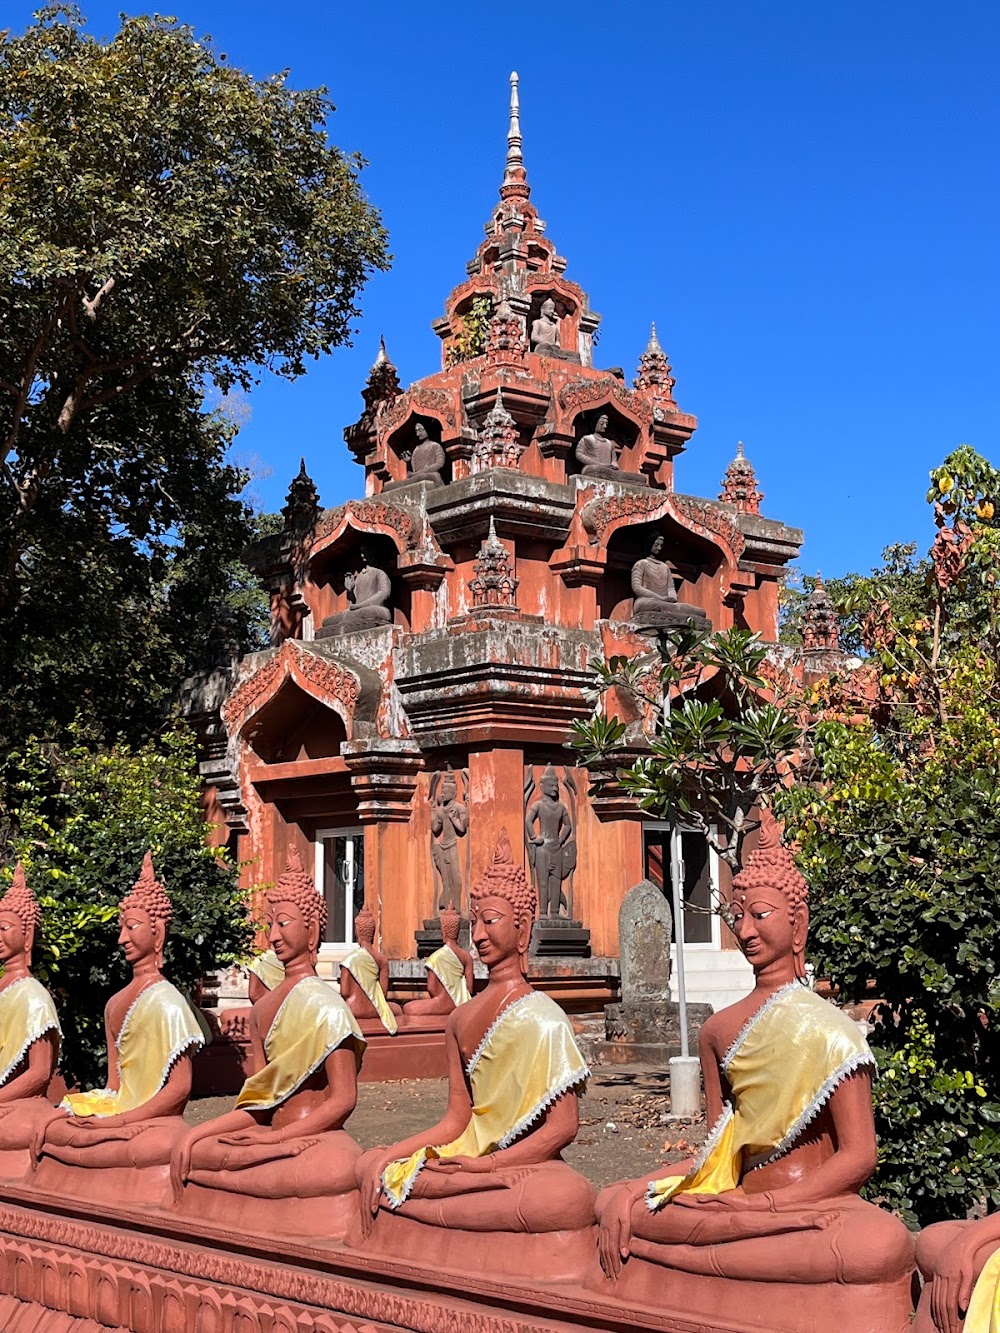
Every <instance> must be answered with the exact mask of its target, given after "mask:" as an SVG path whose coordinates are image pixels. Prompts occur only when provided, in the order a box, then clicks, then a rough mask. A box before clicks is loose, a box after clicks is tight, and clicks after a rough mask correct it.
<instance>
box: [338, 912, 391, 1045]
mask: <svg viewBox="0 0 1000 1333" xmlns="http://www.w3.org/2000/svg"><path fill="white" fill-rule="evenodd" d="M354 936H355V939H356V940H357V942H358V943H357V946H356V947H355V948H353V949H352V950H351V951H350V953H349V954H348V955H347V956H346V958H343V959H342V960H341V963H340V993H341V995H342V996H343V997H344V1002H345V1004H346V1005H347V1007H348V1009H350V1011H351V1013H352V1014H353V1015H354V1017H355V1018H356V1019H358V1020H359V1021H360V1022H364V1023H370V1024H372V1025H373V1027H374V1025H378V1024H380V1025H381V1026H382V1027H383V1028H385V1030H386V1032H388V1033H389V1034H390V1035H391V1036H395V1033H396V1030H397V1028H398V1026H399V1024H398V1022H397V1021H396V1020H397V1018H398V1016H399V1015H400V1014H401V1013H402V1012H403V1010H402V1008H401V1006H400V1005H398V1004H393V1003H391V1002H390V1001H389V1000H387V999H386V991H387V990H388V989H389V960H388V958H387V957H386V956H385V954H384V953H381V952H380V951H379V950H378V949H376V947H375V918H374V916H373V915H372V913H371V911H370V909H369V908H368V907H367V906H365V907H362V909H361V911H360V912H359V913H358V915H357V916H356V917H355V918H354Z"/></svg>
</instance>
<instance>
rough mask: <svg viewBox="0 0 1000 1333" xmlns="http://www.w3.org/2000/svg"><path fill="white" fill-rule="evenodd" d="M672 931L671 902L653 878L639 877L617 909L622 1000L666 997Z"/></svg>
mask: <svg viewBox="0 0 1000 1333" xmlns="http://www.w3.org/2000/svg"><path fill="white" fill-rule="evenodd" d="M672 935H673V913H672V912H671V910H670V904H669V903H668V902H667V900H666V898H665V896H664V895H663V893H662V892H661V891H660V890H659V889H658V888H657V887H656V885H655V884H654V883H653V881H652V880H649V879H644V880H640V882H639V883H638V884H636V885H634V886H633V887H632V888H631V889H629V891H628V893H626V895H625V897H624V898H623V899H622V905H621V907H620V908H619V910H618V936H619V940H620V942H621V969H622V971H621V975H622V1003H623V1004H625V1005H631V1004H634V1003H635V1002H636V1001H638V1000H662V999H665V998H666V997H667V995H668V994H669V990H670V940H671V937H672Z"/></svg>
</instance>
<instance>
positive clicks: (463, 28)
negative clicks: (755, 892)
mask: <svg viewBox="0 0 1000 1333" xmlns="http://www.w3.org/2000/svg"><path fill="white" fill-rule="evenodd" d="M31 8H32V6H31V5H30V4H23V3H11V2H10V0H8V3H7V5H5V10H4V16H3V18H4V23H5V24H6V25H9V26H11V27H13V28H15V29H16V28H18V27H21V26H23V25H24V24H25V23H26V22H27V21H28V19H29V16H30V10H31ZM83 8H84V11H85V13H86V14H87V15H88V17H89V19H90V24H91V28H92V30H93V31H95V32H97V33H100V34H105V33H109V32H111V31H113V29H114V27H115V26H116V20H117V13H118V11H119V10H120V9H121V8H122V3H121V2H120V0H115V2H114V3H111V4H108V3H103V2H102V3H90V4H89V5H88V4H86V3H84V4H83ZM149 8H153V6H149ZM169 8H170V11H171V12H174V13H177V14H178V15H179V16H180V17H181V18H183V19H184V20H186V21H189V22H191V23H192V24H194V25H195V26H196V27H197V28H198V29H199V30H200V31H201V32H203V33H205V32H207V33H210V34H211V35H212V37H213V38H214V41H215V45H216V47H217V49H218V50H220V51H224V52H226V54H227V56H228V58H229V60H230V61H232V62H233V63H236V64H239V65H241V66H243V67H244V68H246V69H248V70H250V71H251V72H252V73H254V74H255V75H257V76H261V77H262V76H265V75H267V74H269V73H271V72H273V71H274V70H276V69H279V68H282V67H285V66H287V67H289V68H290V69H291V71H292V75H291V81H292V83H293V84H295V85H296V86H300V87H306V86H315V85H317V84H320V83H324V84H326V85H327V86H328V87H329V88H330V91H331V95H332V97H333V100H334V101H335V103H336V104H337V107H338V110H337V113H336V115H335V116H334V117H333V118H332V120H331V124H330V132H331V137H332V138H333V140H334V142H336V143H338V144H339V145H340V146H341V147H342V148H345V149H357V150H359V151H361V152H362V153H363V154H364V155H365V157H367V158H368V159H369V161H370V164H371V165H370V167H369V168H368V170H367V171H366V172H365V173H364V187H365V189H366V192H367V193H368V195H369V197H370V198H371V199H372V201H373V202H374V203H375V204H376V205H377V206H378V207H379V208H380V209H381V210H382V212H383V215H384V219H385V222H386V225H387V227H388V229H389V232H390V237H391V248H392V251H393V253H394V256H395V259H394V264H393V268H392V271H391V272H390V273H388V274H385V275H380V276H378V277H377V278H376V279H375V280H374V281H373V282H372V283H371V284H370V286H369V288H368V289H367V290H366V292H365V293H364V294H363V296H362V308H363V312H364V314H363V318H362V320H361V321H360V323H359V328H358V332H357V335H356V338H355V343H354V346H353V348H345V349H342V350H340V351H338V352H336V353H335V354H334V355H333V356H332V357H331V358H328V359H327V360H326V361H325V362H323V363H320V364H318V365H316V366H315V367H314V368H313V369H311V370H310V371H309V373H308V375H307V376H306V377H305V378H304V379H302V380H300V381H298V382H296V383H294V384H285V383H283V382H280V381H277V380H273V379H272V380H270V381H265V382H264V383H262V384H261V386H260V387H259V389H257V390H256V391H255V393H254V394H253V396H252V399H251V406H252V416H251V419H250V422H249V424H248V426H247V427H246V428H245V429H244V431H243V433H242V434H241V436H240V440H239V446H238V447H239V449H240V450H241V451H243V452H245V453H247V454H251V455H255V456H256V457H257V459H259V461H260V465H261V466H262V467H263V468H265V469H269V471H270V475H268V476H265V477H262V478H261V479H260V480H259V481H258V482H257V483H256V490H257V492H258V493H259V495H260V497H261V498H262V500H263V501H264V503H265V504H266V505H267V507H269V508H276V507H277V506H278V505H280V503H281V502H282V499H283V497H284V493H285V490H286V489H287V483H288V480H289V479H290V477H291V476H292V474H293V473H294V472H295V471H296V469H297V467H298V459H299V455H300V454H304V455H305V457H306V461H307V465H308V467H309V470H310V472H311V473H312V475H313V477H314V479H315V480H316V482H317V484H318V486H319V488H320V493H321V496H322V499H323V502H324V504H336V503H339V502H340V501H342V500H343V499H346V498H347V497H348V496H350V495H352V494H357V493H360V492H361V490H362V489H363V477H362V473H361V470H360V469H359V468H357V467H356V465H355V464H354V463H353V462H352V461H351V460H350V458H349V455H348V453H347V450H346V446H345V445H344V443H343V436H342V429H343V427H344V426H345V425H347V424H348V423H349V422H351V421H353V420H354V419H355V418H356V417H357V416H358V414H359V411H360V408H361V398H360V396H359V395H360V389H361V387H362V385H363V383H364V380H365V378H366V375H367V370H368V367H369V366H370V364H371V362H372V360H373V359H374V356H375V352H376V349H377V346H378V338H379V334H380V333H384V335H385V338H386V342H387V344H388V348H389V352H390V354H391V356H392V358H393V360H394V361H395V362H396V365H397V366H398V368H399V372H400V377H401V379H402V380H403V383H404V384H406V383H409V382H411V381H413V380H415V379H418V378H420V377H421V376H423V375H425V374H428V373H430V372H432V371H433V370H436V369H438V367H439V365H440V351H439V343H438V340H437V338H436V337H435V335H434V334H433V333H432V332H431V329H430V321H431V320H432V319H434V318H436V317H437V316H438V315H439V314H440V313H441V311H442V308H443V303H444V298H445V296H446V294H447V292H448V291H449V290H450V288H451V287H452V286H453V285H454V284H455V283H457V282H459V281H461V280H462V278H463V277H464V273H465V261H466V260H467V259H469V258H470V257H471V256H472V254H473V252H474V250H475V247H476V245H477V243H478V241H479V239H480V238H481V236H482V225H483V223H484V222H485V221H486V219H487V218H488V216H489V214H490V211H491V209H492V207H493V203H494V201H495V199H496V190H497V186H498V184H499V181H500V177H501V173H502V164H503V155H504V147H505V143H504V135H505V127H506V101H507V93H508V85H507V79H508V75H509V72H510V70H511V69H512V68H516V69H517V70H518V71H519V73H520V75H521V107H522V129H523V132H524V152H525V161H526V165H527V168H528V174H529V180H530V182H531V185H532V190H533V198H534V200H535V202H536V203H537V205H538V207H539V209H540V211H541V214H542V216H543V217H544V218H545V219H546V220H547V222H548V224H549V235H550V236H551V237H552V239H553V240H554V241H555V242H556V244H557V245H558V247H559V250H560V252H561V253H562V254H564V255H566V256H567V258H568V260H569V267H568V269H567V276H569V277H572V278H573V279H575V280H576V281H578V282H579V283H581V285H582V286H583V287H584V288H585V289H586V290H587V291H588V292H589V293H590V299H591V304H592V306H593V307H594V308H595V309H596V310H598V311H600V312H601V313H602V314H603V316H604V322H603V324H602V326H601V341H600V345H599V347H598V354H597V361H598V363H599V364H601V365H608V366H613V365H623V366H624V367H625V369H626V373H627V374H628V375H629V376H631V375H632V374H633V372H634V367H635V363H636V360H637V358H638V356H639V353H640V352H641V351H642V348H643V346H644V344H645V341H646V336H647V334H648V330H649V322H650V320H651V319H652V320H655V321H656V324H657V328H658V331H659V334H660V339H661V342H662V343H663V345H664V347H665V349H666V351H667V352H668V354H669V355H670V358H671V361H672V363H673V367H674V374H675V375H676V377H677V386H676V389H675V395H676V397H677V399H678V402H679V403H680V405H681V407H682V408H683V409H684V410H685V411H688V412H693V413H695V414H696V415H697V416H698V418H699V421H700V427H699V430H698V431H697V433H696V434H695V436H694V438H693V440H692V442H691V444H690V446H689V448H688V450H687V452H686V453H685V454H684V455H682V457H681V458H680V460H679V461H678V464H677V474H676V479H677V489H678V490H682V491H686V492H690V493H695V494H703V495H714V494H716V493H717V491H718V486H719V479H720V477H721V475H722V472H723V470H724V468H725V466H726V463H727V462H728V460H729V459H730V458H731V457H732V455H733V453H734V452H735V447H736V441H737V440H738V439H742V440H743V441H744V442H745V447H746V452H747V454H748V456H749V457H750V458H751V459H752V461H753V463H754V465H755V466H756V468H757V473H758V478H759V480H760V484H761V486H762V488H763V490H764V491H765V493H766V499H765V501H764V506H763V508H764V512H765V513H766V514H768V515H771V516H773V517H775V518H781V519H784V520H785V521H786V522H789V523H793V524H796V525H799V526H801V527H803V528H804V529H805V530H806V545H805V548H804V551H803V557H802V561H801V565H802V568H803V569H804V570H806V571H807V572H808V571H813V570H815V569H816V568H821V569H822V570H823V572H824V573H825V574H827V575H837V574H841V573H844V572H846V571H847V570H849V569H866V568H867V567H868V566H869V565H871V564H872V563H874V562H875V561H876V560H877V559H878V557H879V553H880V551H881V548H882V547H883V546H884V545H885V544H886V543H888V542H890V541H894V540H908V539H916V540H920V541H921V543H922V544H926V543H927V542H928V541H929V539H930V535H931V525H930V521H929V515H928V513H927V510H926V506H925V505H924V502H923V494H924V491H925V488H926V482H927V472H928V470H929V469H930V468H931V467H932V466H934V465H935V464H936V463H937V462H939V461H940V460H941V458H943V456H944V455H945V454H946V453H947V451H948V450H949V449H951V448H953V447H954V446H955V445H957V444H959V443H963V442H965V443H969V444H972V445H973V446H974V447H976V448H977V449H979V450H980V452H982V453H984V454H986V455H987V456H988V457H992V458H993V461H995V462H997V461H1000V447H998V446H1000V261H998V244H997V237H998V235H1000V182H998V173H997V146H998V139H1000V91H998V89H1000V81H998V80H997V78H996V68H997V61H998V56H1000V5H996V4H994V3H990V2H989V0H979V2H978V3H975V2H973V3H969V2H968V0H960V2H959V3H956V4H953V5H949V6H945V5H943V4H930V3H924V2H923V0H917V2H916V3H913V2H910V3H901V2H900V3H895V2H886V3H880V4H877V5H873V4H871V3H870V0H845V2H844V3H838V4H836V5H835V4H831V3H828V2H819V0H811V2H810V3H802V0H794V2H793V0H757V3H749V2H748V0H743V2H742V3H713V2H711V0H709V2H704V3H702V2H699V3H695V0H688V2H687V3H685V4H678V3H675V2H674V0H660V3H648V4H647V3H628V0H620V2H619V3H618V4H616V5H610V4H602V5H596V4H593V3H581V4H577V5H575V6H567V5H563V4H559V3H556V2H555V0H550V3H547V4H546V3H536V4H532V5H523V6H511V5H481V4H469V3H466V4H454V3H436V2H435V0H428V2H427V3H424V4H414V3H401V2H400V0H383V3H381V4H350V5H347V4H343V3H341V4H336V3H333V4H331V3H330V0H325V3H304V2H296V0H285V3H283V4H280V5H274V4H273V3H269V4H266V5H265V4H261V3H253V2H251V3H241V4H240V5H239V6H237V5H235V4H222V3H205V0H198V2H197V3H194V2H193V0H171V5H170V6H169ZM130 12H138V11H137V10H131V7H130Z"/></svg>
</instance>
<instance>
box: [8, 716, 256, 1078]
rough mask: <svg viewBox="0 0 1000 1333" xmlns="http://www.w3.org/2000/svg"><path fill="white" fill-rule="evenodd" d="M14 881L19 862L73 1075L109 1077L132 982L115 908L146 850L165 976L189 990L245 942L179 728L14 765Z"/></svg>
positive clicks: (228, 865)
mask: <svg viewBox="0 0 1000 1333" xmlns="http://www.w3.org/2000/svg"><path fill="white" fill-rule="evenodd" d="M21 771H22V775H23V776H22V778H21V781H20V784H19V788H18V792H17V799H18V816H19V819H18V829H17V832H16V834H15V835H14V837H13V840H12V846H11V847H10V849H9V854H10V864H9V865H8V868H7V870H6V871H5V872H4V876H5V878H8V879H9V877H10V875H11V873H12V869H13V865H14V862H15V860H17V859H20V860H21V861H23V863H24V866H25V871H26V874H27V878H28V883H29V884H30V885H31V887H32V888H33V889H34V891H35V893H36V895H37V896H38V898H39V901H40V903H41V907H42V936H41V939H40V941H39V943H38V945H37V946H36V950H35V971H36V973H37V974H38V976H39V977H40V978H41V979H42V980H43V981H44V982H45V983H46V985H48V986H49V987H50V988H51V990H52V992H53V994H54V995H55V997H56V1003H57V1006H58V1008H59V1012H60V1018H61V1021H62V1025H63V1032H64V1044H63V1056H62V1067H63V1071H64V1073H65V1074H66V1077H67V1079H68V1080H70V1081H72V1080H74V1079H75V1080H79V1081H80V1082H81V1083H84V1084H88V1083H93V1082H94V1081H95V1080H97V1079H99V1078H101V1077H102V1076H103V1074H104V1058H105V1057H104V1027H103V1011H104V1005H105V1003H106V1001H107V999H108V997H109V996H110V995H111V994H112V993H113V992H114V991H115V990H118V989H120V988H121V986H123V985H124V984H125V982H126V980H127V978H128V975H129V972H128V967H127V964H126V963H125V960H124V958H123V956H122V954H121V950H120V949H119V947H118V945H117V939H118V913H117V905H118V903H119V901H120V900H121V899H122V898H123V897H124V895H125V893H126V892H127V890H128V889H129V887H130V886H131V884H132V883H133V882H134V881H135V879H136V877H137V875H138V872H139V868H140V866H141V864H142V858H143V855H144V854H145V852H146V851H147V849H149V850H151V851H152V853H153V863H154V865H155V867H156V873H157V876H158V877H159V879H160V880H161V881H162V883H163V884H164V886H165V888H166V890H167V892H168V893H169V895H170V898H171V901H172V903H173V908H174V920H173V924H172V926H171V929H170V934H169V937H168V943H167V949H166V961H165V970H166V972H167V975H168V976H169V977H170V979H171V980H172V981H173V982H175V984H177V985H180V986H186V987H191V986H193V985H194V984H195V983H196V982H197V981H198V980H199V979H200V978H201V977H203V976H204V975H205V974H206V973H207V972H208V971H209V970H210V969H212V968H213V967H218V966H220V965H223V964H225V963H226V962H231V961H234V960H235V959H237V958H238V957H241V956H243V955H244V954H245V951H246V950H247V949H248V947H249V943H250V940H249V928H248V915H247V904H246V900H245V896H244V895H243V893H242V892H241V891H240V890H239V888H238V883H237V881H238V871H237V868H236V867H235V866H234V865H233V864H232V862H231V861H230V860H229V858H228V857H227V855H226V853H225V852H224V851H223V850H222V849H220V848H213V847H208V846H206V844H205V824H204V820H203V816H202V809H201V783H200V781H199V778H198V774H197V768H196V764H195V758H194V744H193V740H192V737H191V735H190V733H189V732H188V731H187V729H186V728H184V727H182V726H177V727H175V728H172V729H170V730H168V731H167V732H166V734H165V735H164V736H163V737H162V739H160V740H158V741H150V742H148V743H147V744H146V745H144V746H142V747H141V748H139V749H136V750H131V749H128V748H126V747H124V746H122V747H116V748H114V749H111V750H109V751H105V752H100V753H95V752H94V750H93V749H92V748H91V747H90V746H89V745H88V744H77V745H71V746H70V747H68V748H66V749H59V748H57V747H54V746H52V745H48V744H44V743H40V742H38V741H35V740H32V741H30V742H29V743H28V744H27V746H26V749H25V753H24V755H23V756H22V760H21Z"/></svg>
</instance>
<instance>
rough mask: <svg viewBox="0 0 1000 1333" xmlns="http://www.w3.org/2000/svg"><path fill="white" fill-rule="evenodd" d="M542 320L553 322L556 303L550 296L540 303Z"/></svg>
mask: <svg viewBox="0 0 1000 1333" xmlns="http://www.w3.org/2000/svg"><path fill="white" fill-rule="evenodd" d="M542 318H543V319H549V320H555V318H556V303H555V301H553V299H552V297H551V296H548V297H546V298H545V300H544V301H543V302H542Z"/></svg>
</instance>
